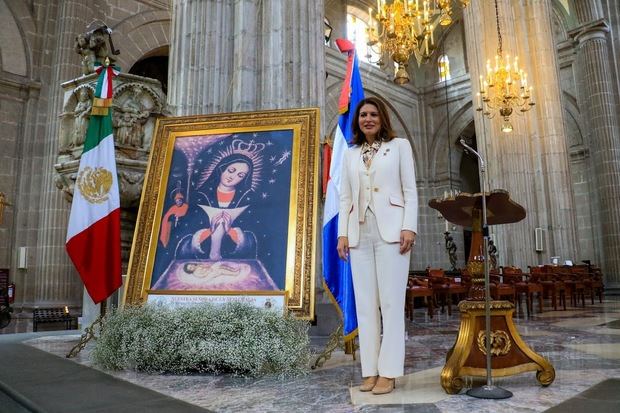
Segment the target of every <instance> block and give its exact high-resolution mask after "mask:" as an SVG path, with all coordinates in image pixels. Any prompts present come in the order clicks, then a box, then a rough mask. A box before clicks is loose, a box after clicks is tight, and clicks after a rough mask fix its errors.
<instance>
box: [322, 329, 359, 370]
mask: <svg viewBox="0 0 620 413" xmlns="http://www.w3.org/2000/svg"><path fill="white" fill-rule="evenodd" d="M358 348H359V346H358V345H357V344H355V339H352V340H348V341H345V340H344V334H343V324H342V323H340V324H338V328H336V330H335V331H334V332H333V333H331V335H330V336H329V340H328V341H327V344H325V349H324V350H323V351H322V352H321V353H320V354H319V356H318V357H317V358H316V361H315V362H314V364H313V365H312V367H311V368H312V370H315V369H317V368H319V367H323V364H325V362H326V361H327V360H329V359H330V358H331V357H332V353H333V352H334V351H335V350H336V349H340V350H344V353H345V354H352V355H353V360H354V361H355V360H356V359H355V352H356V351H357V349H358Z"/></svg>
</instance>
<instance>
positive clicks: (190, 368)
mask: <svg viewBox="0 0 620 413" xmlns="http://www.w3.org/2000/svg"><path fill="white" fill-rule="evenodd" d="M92 354H93V360H94V362H95V363H96V364H97V365H99V366H101V367H103V368H105V369H110V370H123V369H130V370H137V371H144V372H148V373H176V374H179V373H190V372H210V373H232V374H236V375H241V376H252V377H257V376H263V375H267V374H276V375H279V376H283V377H288V376H296V375H300V374H304V373H306V372H307V370H308V366H309V361H310V357H311V354H310V347H309V338H308V323H307V322H305V321H302V320H297V319H295V318H294V317H292V316H290V315H287V316H282V315H281V314H279V313H277V312H276V311H269V310H264V309H261V308H256V307H253V306H250V305H247V304H241V303H230V304H225V305H208V304H205V305H200V306H190V307H179V308H168V307H164V306H159V305H145V306H143V307H128V308H125V309H123V310H114V311H112V312H110V313H109V314H108V315H107V316H106V317H105V319H104V324H103V328H102V331H101V335H100V337H99V338H98V339H97V343H96V346H95V348H94V350H93V353H92Z"/></svg>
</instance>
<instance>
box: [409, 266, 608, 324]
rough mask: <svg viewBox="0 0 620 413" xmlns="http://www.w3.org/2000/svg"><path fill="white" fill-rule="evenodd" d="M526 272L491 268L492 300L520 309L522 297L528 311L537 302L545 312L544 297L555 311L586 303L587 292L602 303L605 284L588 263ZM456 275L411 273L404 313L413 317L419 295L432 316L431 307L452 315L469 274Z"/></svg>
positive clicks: (465, 291) (431, 271) (466, 288)
mask: <svg viewBox="0 0 620 413" xmlns="http://www.w3.org/2000/svg"><path fill="white" fill-rule="evenodd" d="M528 270H529V271H528V272H524V271H522V270H521V269H520V268H518V267H514V266H504V267H500V269H499V270H491V271H490V274H489V276H490V282H491V283H490V286H489V287H490V292H491V297H492V299H494V300H509V301H511V302H513V303H514V304H515V305H516V306H518V308H522V304H521V300H522V299H523V300H524V303H525V307H526V311H527V314H528V315H530V314H532V313H533V311H534V304H535V302H536V304H538V310H539V312H543V311H544V299H549V300H550V301H551V306H552V307H553V309H554V310H557V309H558V305H560V306H562V308H563V309H564V310H566V300H567V298H568V299H569V300H570V303H571V305H572V306H574V307H577V306H578V305H579V304H581V306H582V307H584V306H585V296H586V295H588V296H589V298H590V301H591V303H592V304H594V297H595V296H597V297H598V299H599V302H601V303H602V302H603V292H604V284H603V277H602V274H601V271H600V269H598V268H597V267H594V266H590V265H575V266H570V267H569V266H551V265H544V266H536V267H528ZM457 275H458V276H457V277H454V276H447V275H446V273H445V271H444V270H442V269H440V268H439V269H432V268H427V269H426V271H425V273H424V274H416V273H411V274H410V275H409V280H408V285H407V296H406V302H405V313H406V316H407V317H408V318H409V319H413V305H414V300H415V299H416V298H421V299H422V300H423V302H424V304H425V306H426V307H427V309H428V315H429V317H431V318H432V317H433V313H434V309H435V308H436V307H441V311H442V312H444V311H445V307H447V310H448V314H449V315H452V304H453V303H458V302H459V301H460V300H462V299H464V298H465V297H467V295H468V292H469V288H470V287H471V276H470V275H469V273H468V272H467V270H466V269H463V270H460V271H459V272H458V273H457Z"/></svg>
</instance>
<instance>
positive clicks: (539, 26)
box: [516, 0, 582, 261]
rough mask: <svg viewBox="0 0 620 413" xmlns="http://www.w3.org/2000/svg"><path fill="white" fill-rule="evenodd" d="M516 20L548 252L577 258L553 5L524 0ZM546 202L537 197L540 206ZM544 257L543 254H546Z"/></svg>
mask: <svg viewBox="0 0 620 413" xmlns="http://www.w3.org/2000/svg"><path fill="white" fill-rule="evenodd" d="M516 15H517V16H516V17H517V21H521V22H523V25H522V26H523V29H524V30H525V33H522V36H521V38H524V37H525V36H527V40H528V43H529V51H530V59H531V62H535V64H530V67H532V68H533V69H535V70H533V71H532V72H530V73H531V74H530V77H529V79H531V81H532V82H533V84H534V86H535V92H534V96H535V98H536V106H535V107H534V110H532V111H531V112H533V113H530V114H526V116H530V115H531V117H532V118H531V122H532V124H531V125H532V128H531V129H530V130H531V133H530V136H531V137H532V138H533V140H534V145H533V150H534V151H535V152H534V153H533V154H532V155H533V156H534V157H535V158H536V159H537V161H538V165H537V169H540V170H541V172H542V173H543V174H544V175H545V177H544V187H545V188H544V189H545V190H544V194H540V195H544V196H545V198H546V199H547V200H548V201H547V202H548V203H547V205H546V214H545V215H546V217H545V219H543V218H541V223H542V222H544V220H546V221H547V226H546V228H545V227H543V229H546V230H547V231H548V236H547V237H546V240H547V245H546V246H545V248H547V250H548V253H549V254H550V255H558V256H560V257H562V258H563V259H570V260H573V261H574V260H579V259H580V258H582V256H581V255H579V252H578V246H577V245H578V242H577V238H578V236H577V222H576V215H577V212H576V208H575V203H574V194H573V188H572V180H571V175H570V161H569V156H568V143H567V134H566V131H565V126H564V121H563V119H562V114H563V112H564V110H563V107H562V97H561V91H560V75H559V66H558V61H557V52H556V47H555V44H554V40H553V26H552V8H551V4H550V3H549V2H548V1H547V0H527V1H525V2H524V7H522V8H517V9H516ZM543 202H544V201H542V200H540V201H538V204H539V207H543V206H544V204H543ZM544 257H545V258H547V257H546V256H544Z"/></svg>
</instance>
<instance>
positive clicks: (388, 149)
mask: <svg viewBox="0 0 620 413" xmlns="http://www.w3.org/2000/svg"><path fill="white" fill-rule="evenodd" d="M389 151H390V148H387V149H386V150H385V152H383V156H385V155H387V153H388V152H389Z"/></svg>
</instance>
